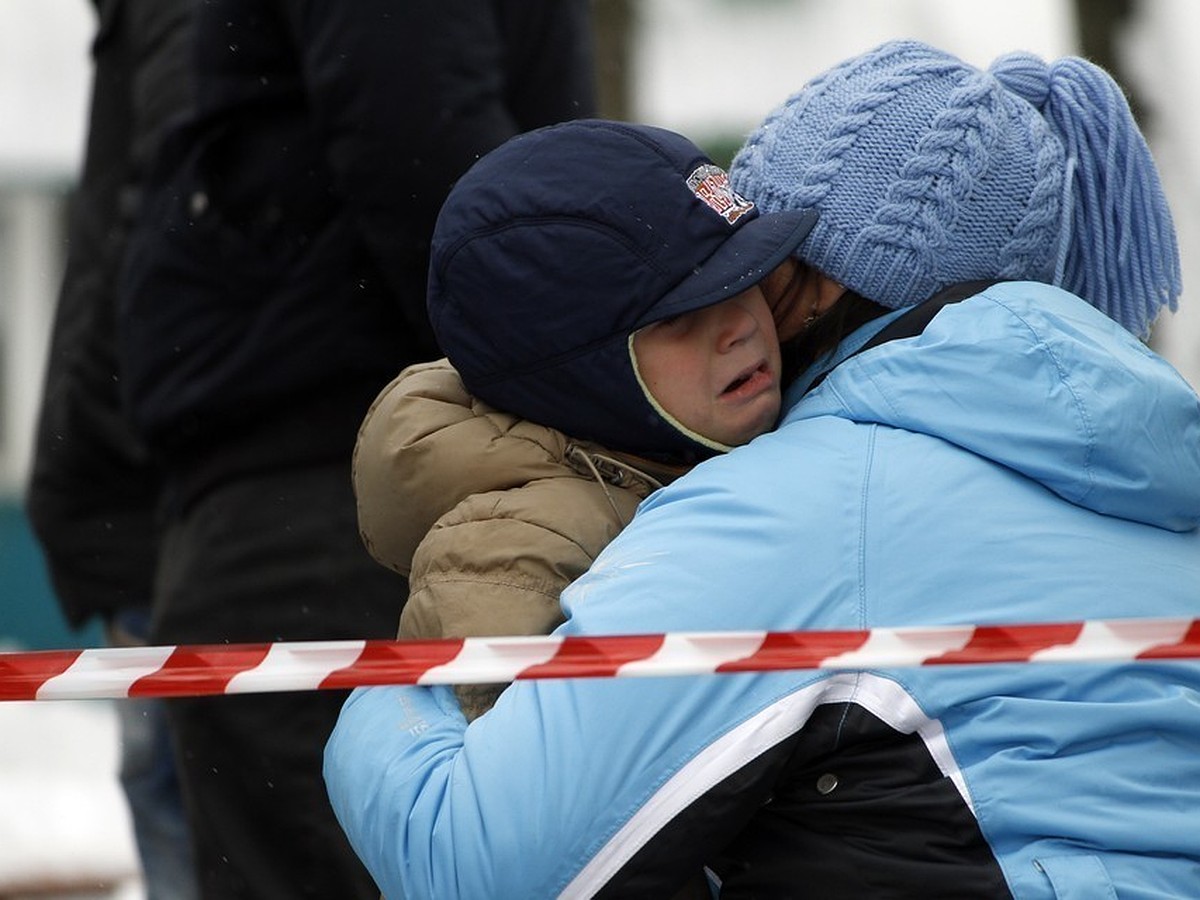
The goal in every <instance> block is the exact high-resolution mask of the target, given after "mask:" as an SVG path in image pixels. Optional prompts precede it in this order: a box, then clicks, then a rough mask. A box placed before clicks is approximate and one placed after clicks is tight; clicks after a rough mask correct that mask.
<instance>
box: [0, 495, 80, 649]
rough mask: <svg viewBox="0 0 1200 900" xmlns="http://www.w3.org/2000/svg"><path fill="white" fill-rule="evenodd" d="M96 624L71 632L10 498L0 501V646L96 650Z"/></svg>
mask: <svg viewBox="0 0 1200 900" xmlns="http://www.w3.org/2000/svg"><path fill="white" fill-rule="evenodd" d="M102 640H103V636H102V634H101V630H100V626H99V624H97V623H95V622H91V623H89V624H88V626H87V627H86V628H83V629H81V630H79V631H72V630H71V628H70V627H68V625H67V623H66V620H65V619H64V618H63V616H62V612H61V611H60V610H59V608H58V601H57V600H55V598H54V592H53V591H52V590H51V588H50V582H49V579H48V578H47V577H46V564H45V562H44V560H43V559H42V553H41V550H40V549H39V548H38V545H37V541H35V540H34V538H33V534H32V533H31V532H30V530H29V522H28V520H27V519H26V518H25V514H24V513H23V512H22V510H21V507H20V505H19V504H18V502H17V501H16V500H13V499H4V498H0V648H3V649H10V650H11V649H22V650H55V649H60V648H73V647H99V646H101V641H102Z"/></svg>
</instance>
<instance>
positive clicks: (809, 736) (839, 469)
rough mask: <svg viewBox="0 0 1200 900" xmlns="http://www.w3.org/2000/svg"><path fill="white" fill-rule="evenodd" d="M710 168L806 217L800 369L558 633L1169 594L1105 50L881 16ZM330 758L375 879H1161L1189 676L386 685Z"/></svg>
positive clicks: (848, 619)
mask: <svg viewBox="0 0 1200 900" xmlns="http://www.w3.org/2000/svg"><path fill="white" fill-rule="evenodd" d="M731 176H732V179H733V184H734V187H735V189H736V190H738V191H739V192H740V193H742V194H744V195H746V196H747V197H748V199H750V200H752V201H754V202H755V203H757V204H758V205H760V206H761V207H762V208H764V209H767V210H782V209H803V210H809V211H815V212H816V213H817V215H818V220H817V223H816V225H815V226H814V227H813V229H812V231H811V232H810V233H809V234H808V236H807V237H806V238H805V240H804V241H803V242H801V244H800V245H799V247H798V249H797V251H796V253H795V256H796V257H797V259H798V260H799V261H800V262H801V264H802V268H803V271H804V277H802V278H801V279H800V280H799V283H798V284H797V287H796V290H795V291H794V292H792V294H791V295H790V302H789V303H788V304H786V305H785V306H784V307H782V308H781V309H780V310H779V318H780V319H781V324H782V329H783V333H784V334H785V335H788V334H797V335H799V341H800V354H801V355H800V357H799V358H798V360H797V362H798V364H799V365H801V366H804V367H805V371H804V372H803V373H802V374H801V375H800V376H799V377H798V378H797V379H796V381H795V383H794V384H793V385H792V387H791V389H790V391H789V393H788V395H787V396H786V397H785V404H784V407H785V410H786V411H785V414H784V417H783V420H782V422H781V423H780V425H779V427H778V428H777V429H776V431H774V432H772V433H770V434H767V435H764V436H762V437H759V438H757V439H756V440H754V441H752V442H751V443H750V444H749V445H747V446H746V447H742V448H738V449H736V450H734V451H733V452H731V453H729V454H727V455H725V456H722V457H719V458H717V459H713V460H710V461H707V462H705V463H703V464H701V465H700V466H698V467H697V468H695V469H694V470H693V471H692V472H690V473H689V474H687V475H686V476H684V477H683V478H681V479H679V480H678V481H676V482H674V483H673V484H672V485H670V486H669V487H667V488H666V489H664V490H662V491H660V492H658V493H656V494H655V495H654V496H653V497H651V498H650V499H649V500H648V501H646V502H645V503H644V504H643V505H642V506H641V507H640V509H639V511H638V515H637V516H636V517H635V519H634V521H633V522H632V523H631V524H630V525H629V526H628V527H627V528H626V529H625V531H623V532H622V533H621V534H620V535H619V536H618V537H617V539H616V540H615V541H614V542H613V543H612V544H610V545H609V547H608V548H607V549H606V550H605V551H604V552H603V553H602V554H601V555H600V557H599V558H598V559H597V561H596V563H595V564H594V565H593V567H592V569H591V570H590V572H589V573H588V574H587V575H585V576H584V577H583V578H582V579H580V580H579V581H578V582H576V583H575V584H574V585H573V586H572V587H571V588H569V589H568V590H567V591H566V592H565V593H564V595H563V606H564V611H565V612H566V614H567V621H566V623H565V624H564V625H563V626H562V627H561V628H560V629H559V631H558V632H557V633H559V634H564V635H574V634H611V633H620V632H659V631H663V632H667V631H679V630H698V631H709V630H736V629H775V630H786V629H804V628H820V629H829V628H832V629H845V628H853V629H859V628H874V627H883V626H900V625H907V624H913V625H921V624H929V625H933V624H952V623H995V622H1030V621H1061V620H1082V619H1097V618H1121V617H1140V616H1191V615H1194V614H1195V611H1196V609H1197V606H1198V595H1200V589H1198V588H1197V584H1200V530H1198V526H1200V401H1198V400H1197V398H1196V396H1195V394H1194V393H1193V392H1192V391H1191V389H1190V388H1189V387H1188V386H1187V385H1186V384H1185V383H1184V382H1183V380H1182V379H1181V378H1180V377H1179V376H1178V374H1177V373H1175V372H1174V371H1173V370H1172V369H1171V368H1170V367H1169V366H1167V365H1166V364H1165V363H1164V362H1162V361H1161V360H1160V359H1158V358H1157V357H1156V356H1154V355H1153V354H1152V353H1150V352H1149V351H1148V350H1146V349H1145V347H1144V346H1143V345H1142V344H1141V343H1140V342H1139V341H1138V340H1137V338H1136V337H1135V334H1140V333H1143V332H1144V331H1145V330H1147V329H1148V327H1149V325H1150V323H1151V322H1152V320H1153V318H1154V315H1155V313H1156V312H1157V311H1158V310H1159V308H1160V307H1162V306H1164V305H1168V306H1173V305H1174V303H1175V300H1176V297H1177V295H1178V293H1179V289H1180V288H1179V279H1178V260H1177V254H1176V250H1175V243H1174V237H1173V232H1172V228H1171V224H1170V216H1169V212H1168V211H1167V208H1166V205H1165V202H1164V201H1163V198H1162V196H1161V190H1160V188H1159V184H1158V180H1157V175H1156V173H1155V171H1154V167H1153V162H1152V160H1151V159H1150V157H1149V154H1148V152H1147V151H1146V148H1145V143H1144V141H1143V140H1142V138H1141V136H1140V134H1138V132H1137V129H1136V126H1135V125H1134V123H1133V121H1132V118H1131V117H1130V115H1129V111H1128V108H1127V106H1126V105H1125V104H1124V101H1123V99H1122V98H1121V96H1120V92H1119V90H1118V89H1117V87H1116V85H1115V84H1113V83H1112V81H1111V79H1109V78H1108V76H1107V75H1105V74H1104V73H1103V72H1101V71H1100V70H1098V69H1096V68H1094V67H1093V66H1090V65H1089V64H1087V63H1085V62H1083V61H1082V60H1072V59H1068V60H1060V61H1058V62H1056V63H1055V64H1053V65H1051V66H1046V65H1044V64H1041V63H1040V62H1038V61H1036V60H1034V59H1033V58H1031V57H1028V56H1025V55H1018V56H1013V57H1007V58H1003V59H1001V60H999V61H997V63H996V64H995V65H994V66H993V67H992V68H991V69H990V70H989V71H987V72H982V71H979V70H978V69H975V68H974V67H971V66H968V65H966V64H964V63H963V62H961V61H960V60H957V59H955V58H954V57H952V56H950V55H948V54H945V53H942V52H940V51H937V50H935V49H933V48H930V47H926V46H924V45H921V44H917V43H913V42H899V43H892V44H887V45H884V46H882V47H880V48H877V49H875V50H872V51H870V52H868V53H865V54H863V55H861V56H859V57H856V58H854V59H852V60H849V61H847V62H846V63H844V64H842V65H841V66H839V67H836V68H835V69H833V70H831V71H830V72H828V73H826V74H825V75H822V76H820V77H818V78H817V79H815V80H814V81H813V82H811V83H810V84H809V85H808V86H806V87H805V88H804V89H803V90H801V91H800V92H799V93H798V94H796V95H795V96H794V97H792V98H790V99H789V100H788V101H787V102H786V103H785V104H784V105H783V106H782V107H781V108H780V109H779V110H778V111H776V112H775V113H773V114H772V115H771V116H770V117H769V118H768V119H767V120H766V122H764V124H763V127H762V128H761V129H760V130H759V131H758V132H757V133H756V134H755V135H753V136H752V137H751V139H750V141H749V142H748V144H747V146H746V147H745V148H744V149H743V151H742V153H741V154H740V155H739V157H738V158H737V160H736V161H735V165H734V171H733V172H732V173H731ZM979 280H984V281H986V282H988V283H987V284H986V285H981V284H980V283H978V282H979ZM964 282H972V283H970V284H964ZM1064 288H1065V290H1064ZM1071 292H1073V293H1071ZM1081 297H1082V298H1083V299H1080V298H1081ZM930 298H934V300H933V302H932V303H931V304H928V305H927V304H926V302H925V301H927V300H929V299H930ZM912 310H920V312H918V313H912V312H910V311H912ZM934 313H935V314H934ZM912 314H917V315H921V314H925V315H931V314H932V318H931V321H930V322H929V324H928V325H927V326H926V327H925V329H924V331H923V332H922V333H921V334H920V335H919V336H917V337H915V338H910V339H907V340H897V341H890V342H887V343H884V344H882V345H876V344H875V341H877V340H878V338H879V337H880V336H883V335H886V334H887V332H888V329H889V328H891V327H892V323H893V322H895V321H897V320H898V319H900V318H902V317H905V316H908V315H912ZM326 780H327V783H328V785H329V789H330V794H331V797H332V798H333V802H334V806H335V808H336V809H337V811H338V815H339V817H340V819H341V821H342V823H343V826H344V827H345V828H346V830H347V833H348V834H349V835H350V838H351V841H352V843H353V844H354V845H355V846H356V848H357V849H358V851H359V853H360V854H362V855H363V857H364V859H365V860H366V861H367V864H368V866H369V867H370V868H371V870H372V872H373V873H374V874H375V876H376V878H377V879H379V880H380V882H381V884H382V886H383V887H384V890H385V893H387V895H388V897H389V898H390V900H397V898H399V897H403V896H435V895H440V894H445V893H448V892H449V893H458V894H459V895H461V896H522V897H526V896H551V895H556V894H561V895H565V896H591V895H597V894H598V895H603V896H658V895H663V894H665V893H667V892H668V891H669V890H670V889H672V888H673V887H674V886H675V885H676V884H678V883H679V882H680V880H681V879H683V878H684V877H686V875H687V873H689V872H690V871H693V870H694V867H695V866H696V865H698V864H701V863H705V864H708V865H709V866H710V868H711V869H712V870H713V872H714V884H716V883H719V884H720V895H721V896H722V897H723V898H724V897H764V896H769V897H777V896H817V897H822V898H828V897H863V896H870V897H888V896H902V897H904V896H922V897H933V896H953V897H962V896H971V897H1005V896H1012V895H1017V896H1021V897H1047V898H1050V897H1068V896H1097V895H1116V896H1121V897H1153V896H1187V895H1189V894H1191V893H1194V892H1195V886H1196V884H1197V883H1200V835H1198V834H1197V830H1196V829H1195V827H1194V821H1195V816H1196V811H1197V810H1198V809H1200V666H1197V665H1195V664H1193V663H1179V662H1176V663H1154V662H1140V663H1136V664H1128V665H1072V666H1067V665H1061V664H1057V665H1049V664H1028V665H1008V666H987V667H972V668H969V669H956V668H955V667H953V666H932V667H923V668H918V669H912V670H895V671H891V670H863V671H857V672H850V673H843V674H834V673H830V672H820V671H793V672H783V673H764V674H754V675H737V676H722V677H710V678H672V679H660V680H656V681H643V680H621V679H616V680H611V681H590V682H589V681H587V680H580V681H563V682H557V683H553V682H543V683H536V682H519V683H517V684H516V685H514V686H513V687H512V688H510V689H509V690H507V691H505V692H504V694H503V695H502V696H501V698H500V700H499V702H498V703H497V705H496V707H495V708H494V709H493V710H492V711H491V712H489V713H488V714H487V715H485V716H483V717H481V718H480V719H479V720H478V721H476V722H475V723H472V725H471V727H470V728H469V729H468V728H466V727H465V723H464V721H463V719H462V718H461V716H460V715H458V714H457V713H456V712H455V711H454V709H453V703H452V695H451V694H449V693H448V691H447V690H444V689H432V690H430V689H421V688H402V687H398V688H377V689H370V690H366V691H359V692H357V693H356V694H355V695H354V696H353V697H352V699H351V700H350V701H349V702H348V703H347V705H346V707H345V709H344V710H343V714H342V719H341V721H340V723H339V726H338V728H337V729H336V731H335V733H334V736H333V738H332V740H331V742H330V745H329V747H328V748H327V752H326Z"/></svg>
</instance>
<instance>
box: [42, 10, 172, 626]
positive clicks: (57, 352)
mask: <svg viewBox="0 0 1200 900" xmlns="http://www.w3.org/2000/svg"><path fill="white" fill-rule="evenodd" d="M193 6H194V4H192V3H191V2H190V0H185V2H179V0H125V2H105V3H100V4H98V8H99V12H100V23H99V30H98V33H97V36H96V41H95V43H94V45H93V57H94V64H95V70H94V75H93V87H92V97H91V112H90V120H89V123H88V139H87V148H86V154H85V159H84V169H83V174H82V177H81V179H80V185H79V188H78V190H77V191H76V193H75V195H74V197H73V198H72V204H71V214H70V219H69V223H68V238H69V240H68V243H69V245H70V252H69V254H68V257H67V266H66V272H65V275H64V278H63V283H62V289H61V292H60V294H59V299H58V307H57V311H56V313H55V321H54V330H53V333H52V336H51V342H50V349H49V353H48V357H47V369H46V378H45V385H44V391H43V396H42V405H41V410H40V417H39V421H38V426H37V431H36V437H35V441H36V443H35V449H34V461H33V468H32V472H31V475H30V481H29V485H28V490H27V492H26V499H25V505H26V510H27V513H28V516H29V520H30V523H31V525H32V527H33V529H34V532H35V533H36V535H37V537H38V539H39V542H40V543H41V546H42V549H43V551H44V553H45V557H46V562H47V566H48V570H49V574H50V578H51V581H52V582H53V584H54V588H55V593H56V594H57V596H58V599H59V602H60V604H61V605H62V608H63V610H64V612H65V614H66V616H67V619H68V621H69V622H70V623H71V624H72V625H74V626H80V625H82V624H84V623H85V622H86V620H87V619H88V618H89V617H91V616H92V615H94V614H101V615H107V614H110V613H112V612H113V611H115V610H117V609H120V608H123V607H131V606H141V605H145V604H146V603H148V602H149V599H150V593H151V582H152V580H153V575H154V566H155V560H156V554H157V548H158V536H157V523H156V503H157V498H158V488H159V475H158V471H157V469H156V468H155V466H154V465H153V464H152V463H151V461H150V459H149V457H148V454H147V452H146V450H145V448H144V447H143V446H142V445H141V443H140V442H139V441H138V440H137V438H136V436H135V435H134V433H133V430H132V428H131V426H130V424H129V422H128V421H127V418H126V416H125V413H124V411H123V409H122V407H121V401H120V397H119V396H118V391H117V386H118V384H119V383H120V382H119V379H118V377H117V376H118V373H117V362H116V359H115V353H116V348H115V343H116V315H117V312H116V288H115V281H116V272H117V268H118V266H119V265H120V261H121V256H122V253H123V250H124V247H125V245H126V240H125V235H126V230H127V227H128V224H129V221H130V219H131V217H132V215H133V214H134V212H135V207H136V205H137V200H138V192H139V187H140V179H141V177H142V175H143V173H144V171H145V167H146V165H147V163H148V160H149V158H150V155H151V153H152V152H153V148H154V147H155V146H156V144H157V142H158V140H159V139H160V137H161V135H162V133H163V129H164V126H165V124H166V122H167V120H168V119H169V118H170V117H171V116H172V115H173V114H176V113H178V112H179V111H180V110H182V109H184V108H186V106H187V105H188V103H189V102H190V100H191V84H190V79H189V78H188V77H187V70H186V65H185V63H186V60H187V46H188V41H189V40H190V37H191V32H192V20H193V18H194V17H193V13H192V7H193Z"/></svg>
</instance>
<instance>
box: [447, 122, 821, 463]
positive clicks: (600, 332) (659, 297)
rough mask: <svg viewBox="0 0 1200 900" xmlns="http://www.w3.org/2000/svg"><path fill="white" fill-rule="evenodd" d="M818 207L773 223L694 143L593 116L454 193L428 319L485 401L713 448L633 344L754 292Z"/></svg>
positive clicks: (621, 446) (695, 448) (644, 446)
mask: <svg viewBox="0 0 1200 900" xmlns="http://www.w3.org/2000/svg"><path fill="white" fill-rule="evenodd" d="M814 221H815V214H813V213H811V212H806V211H785V212H778V213H772V214H770V215H761V214H760V213H759V210H758V209H757V208H756V207H755V206H754V205H753V204H752V203H750V202H749V201H747V200H745V199H743V198H742V197H740V196H739V195H738V194H737V193H735V192H734V191H733V190H732V189H731V188H730V186H729V181H728V178H727V177H726V175H725V172H724V171H723V170H721V169H720V168H718V167H717V166H715V165H714V164H713V162H712V160H711V159H709V158H708V157H707V156H706V155H705V154H704V152H703V151H702V150H700V149H699V148H698V147H697V146H696V145H695V144H693V143H692V142H691V141H689V140H688V139H687V138H685V137H683V136H682V135H678V134H675V133H674V132H671V131H667V130H665V129H662V128H655V127H652V126H647V125H634V124H628V123H622V122H609V121H602V120H595V119H591V120H579V121H575V122H569V123H565V124H561V125H552V126H549V127H547V128H542V129H539V130H537V131H532V132H528V133H526V134H523V135H519V136H517V137H515V138H512V139H511V140H509V141H508V142H506V143H505V144H503V145H501V146H500V147H498V148H497V149H495V150H493V151H492V152H491V153H489V154H487V155H486V156H484V157H483V158H482V159H480V160H479V161H478V162H477V163H476V164H475V165H474V166H473V167H472V168H471V169H470V170H469V171H468V172H467V173H466V174H465V175H464V176H463V177H462V178H461V179H460V180H459V181H458V183H457V184H456V185H455V187H454V189H453V190H452V191H451V193H450V196H449V197H448V198H447V200H446V203H445V205H444V206H443V207H442V210H441V213H440V215H439V217H438V221H437V225H436V227H435V229H434V234H433V243H432V260H431V265H430V277H429V295H428V305H429V315H430V320H431V322H432V323H433V328H434V332H435V333H436V335H437V338H438V342H439V343H440V345H441V347H442V350H443V352H444V353H445V354H446V355H447V356H448V357H449V358H450V361H451V362H452V363H453V364H454V366H455V367H456V368H457V369H458V371H459V373H460V374H461V376H462V378H463V382H464V384H465V385H466V387H467V389H468V390H469V391H470V392H471V393H472V394H474V395H475V396H476V397H478V398H480V399H481V400H484V401H485V402H487V403H489V404H491V405H493V406H496V407H498V408H501V409H504V410H506V411H509V412H512V413H515V414H517V415H519V416H522V417H524V418H527V419H531V420H533V421H536V422H540V423H542V424H545V425H550V426H552V427H555V428H558V429H559V430H561V431H564V432H566V433H567V434H568V435H571V436H574V437H577V438H584V439H588V440H594V441H597V442H599V443H601V444H604V445H605V446H607V447H610V448H612V449H615V450H625V451H628V452H633V453H639V454H642V455H650V456H666V457H671V458H678V457H683V458H695V457H698V456H704V455H711V453H712V452H713V447H712V445H711V444H708V443H703V442H698V441H696V439H695V436H692V435H688V434H686V433H684V432H682V431H681V430H679V429H678V428H677V427H676V426H675V425H673V424H672V423H670V422H668V421H667V420H666V419H664V418H663V417H662V416H661V415H660V414H659V413H658V412H657V411H656V409H655V408H654V406H653V405H652V404H651V403H650V401H649V400H648V399H647V398H646V396H645V394H644V393H643V391H642V388H641V385H640V384H639V382H638V379H637V376H636V373H635V371H634V366H633V360H632V358H631V355H630V352H631V351H630V335H632V334H633V332H635V331H636V330H637V329H638V328H640V327H642V326H644V325H648V324H650V323H652V322H656V321H659V320H661V319H664V318H668V317H670V316H675V315H680V314H682V313H686V312H689V311H691V310H695V309H700V308H702V307H705V306H709V305H712V304H714V303H719V302H721V301H722V300H726V299H728V298H730V297H733V296H735V295H737V294H739V293H741V292H742V291H745V290H747V289H748V288H750V287H752V286H753V285H755V284H757V283H758V282H759V281H761V280H762V279H763V278H764V277H765V276H766V275H767V274H769V273H770V272H771V271H772V270H773V269H774V268H775V267H777V266H778V265H779V264H780V263H782V262H783V261H784V260H785V259H786V258H787V257H788V256H789V255H790V254H791V253H792V251H793V250H794V249H795V248H796V247H797V245H798V244H799V243H800V242H801V241H802V240H803V239H804V237H805V235H807V234H808V232H809V230H810V229H811V228H812V225H813V223H814Z"/></svg>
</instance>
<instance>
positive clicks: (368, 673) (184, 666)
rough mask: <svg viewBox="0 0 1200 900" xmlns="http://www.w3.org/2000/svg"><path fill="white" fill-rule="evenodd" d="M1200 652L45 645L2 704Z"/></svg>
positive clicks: (1199, 622) (1195, 632)
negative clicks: (89, 647)
mask: <svg viewBox="0 0 1200 900" xmlns="http://www.w3.org/2000/svg"><path fill="white" fill-rule="evenodd" d="M1197 658H1200V619H1113V620H1095V621H1087V622H1060V623H1046V624H1039V625H989V626H970V625H962V626H936V627H905V628H875V629H871V630H866V631H769V632H767V631H753V632H737V631H733V632H712V633H706V632H675V633H669V634H651V635H605V636H596V637H567V638H563V637H557V636H537V637H490V638H466V639H462V640H441V641H381V640H368V641H301V642H294V643H274V644H214V645H196V646H175V647H134V648H103V649H93V650H42V651H33V652H11V653H0V701H3V700H69V699H92V698H102V697H184V696H202V695H211V694H249V693H267V692H271V691H307V690H325V689H334V688H349V687H357V686H361V685H372V684H483V683H489V682H506V681H515V680H518V679H532V678H638V677H650V676H661V675H703V674H723V673H732V672H765V671H773V670H780V669H864V668H872V669H876V668H898V667H906V666H932V665H972V664H986V663H1027V662H1036V663H1041V662H1116V661H1131V660H1152V659H1153V660H1164V659H1166V660H1169V659H1197Z"/></svg>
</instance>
